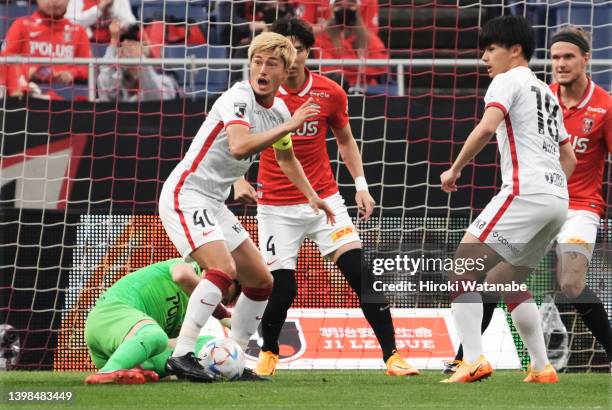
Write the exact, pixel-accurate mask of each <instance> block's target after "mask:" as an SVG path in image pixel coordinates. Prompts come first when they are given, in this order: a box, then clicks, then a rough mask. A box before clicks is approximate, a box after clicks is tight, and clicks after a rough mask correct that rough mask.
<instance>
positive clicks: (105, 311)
mask: <svg viewBox="0 0 612 410" xmlns="http://www.w3.org/2000/svg"><path fill="white" fill-rule="evenodd" d="M142 320H150V321H152V322H155V320H153V319H152V318H151V317H150V316H148V315H147V314H145V313H144V312H141V311H140V310H138V309H136V308H135V307H133V306H130V305H128V304H126V303H124V302H122V301H119V300H101V301H98V303H97V304H96V306H94V308H93V309H92V310H91V312H90V313H89V316H88V317H87V321H86V322H85V343H87V349H88V351H89V356H90V357H91V360H92V361H93V363H94V365H95V366H96V368H98V369H101V368H102V367H104V365H105V364H106V361H107V360H108V359H109V357H111V355H112V354H113V353H114V352H115V350H117V348H118V347H119V345H120V344H121V343H123V339H125V336H127V334H128V333H129V332H130V330H131V329H132V328H133V327H134V325H136V324H137V323H138V322H140V321H142Z"/></svg>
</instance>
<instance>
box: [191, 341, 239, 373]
mask: <svg viewBox="0 0 612 410" xmlns="http://www.w3.org/2000/svg"><path fill="white" fill-rule="evenodd" d="M199 358H200V363H201V364H202V366H204V368H206V369H208V370H209V371H210V372H212V373H214V374H216V375H217V376H220V377H221V378H222V379H223V380H229V381H233V380H238V379H239V378H240V376H242V372H243V371H244V365H245V358H244V352H243V351H242V349H241V348H240V346H238V343H236V342H235V341H233V340H232V339H224V338H216V339H212V340H210V341H209V342H208V343H206V344H205V345H204V347H202V349H201V350H200V354H199Z"/></svg>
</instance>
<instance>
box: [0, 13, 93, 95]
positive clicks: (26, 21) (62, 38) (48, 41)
mask: <svg viewBox="0 0 612 410" xmlns="http://www.w3.org/2000/svg"><path fill="white" fill-rule="evenodd" d="M2 55H3V56H7V55H23V56H30V57H67V58H73V57H91V49H90V46H89V39H88V38H87V33H86V32H85V29H84V28H83V27H81V26H79V25H78V24H74V23H72V22H71V21H70V20H68V19H65V18H64V19H60V20H52V19H50V18H48V17H44V16H43V15H42V14H40V13H39V12H38V11H36V12H34V13H33V14H32V15H30V16H26V17H20V18H18V19H17V20H15V22H14V23H13V24H12V25H11V27H10V28H9V30H8V32H7V33H6V39H5V40H4V44H3V46H2ZM5 68H6V70H7V73H6V79H5V81H6V85H7V88H8V90H9V92H13V91H15V90H17V89H19V88H21V87H23V86H24V81H25V84H27V81H29V78H30V74H31V73H33V72H37V75H38V76H39V78H43V77H44V78H45V79H46V80H47V81H50V80H51V79H52V77H53V76H55V75H57V74H58V73H59V72H61V71H70V73H72V76H73V77H74V79H75V80H86V79H87V66H86V65H81V66H75V65H52V66H48V68H46V67H42V68H41V66H40V65H38V64H9V65H8V66H7V67H5ZM43 73H44V74H43Z"/></svg>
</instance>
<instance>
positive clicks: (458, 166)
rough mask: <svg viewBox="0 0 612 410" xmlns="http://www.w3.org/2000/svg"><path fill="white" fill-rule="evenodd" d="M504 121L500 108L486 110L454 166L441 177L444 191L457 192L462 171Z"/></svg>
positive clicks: (493, 107) (492, 107)
mask: <svg viewBox="0 0 612 410" xmlns="http://www.w3.org/2000/svg"><path fill="white" fill-rule="evenodd" d="M503 119H504V112H503V111H502V110H501V109H500V108H498V107H496V106H490V107H488V108H487V109H486V110H485V112H484V115H483V117H482V120H480V123H478V125H477V126H476V128H474V130H473V131H472V132H471V133H470V135H469V136H468V138H467V140H466V141H465V144H463V147H462V148H461V152H459V155H458V156H457V159H455V162H454V163H453V165H452V166H451V167H450V169H448V170H446V171H444V172H443V173H442V175H440V181H441V183H442V191H444V192H455V191H456V190H457V184H456V182H457V179H459V177H460V176H461V171H462V170H463V168H464V167H465V166H466V165H467V164H469V163H470V161H472V160H473V159H474V157H475V156H476V155H478V153H479V152H480V151H482V149H483V148H484V147H485V146H486V145H487V143H488V142H489V140H490V139H491V137H492V136H493V134H495V130H496V129H497V126H498V125H499V123H500V122H502V120H503Z"/></svg>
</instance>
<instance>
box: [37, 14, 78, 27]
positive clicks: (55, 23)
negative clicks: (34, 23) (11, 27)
mask: <svg viewBox="0 0 612 410" xmlns="http://www.w3.org/2000/svg"><path fill="white" fill-rule="evenodd" d="M31 17H32V18H33V19H34V20H38V21H39V22H40V23H43V24H45V25H47V26H51V25H53V26H55V27H59V26H60V25H63V24H68V23H69V20H68V19H66V17H63V18H61V19H59V20H51V19H50V18H49V17H47V16H43V15H42V14H40V12H39V11H38V10H36V11H35V12H34V13H32V15H31Z"/></svg>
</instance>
